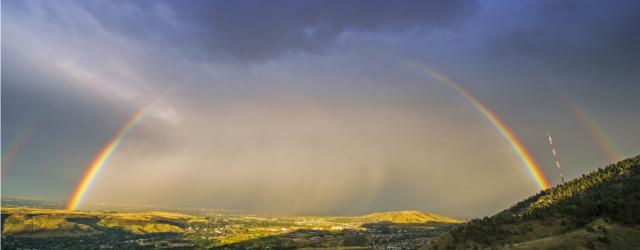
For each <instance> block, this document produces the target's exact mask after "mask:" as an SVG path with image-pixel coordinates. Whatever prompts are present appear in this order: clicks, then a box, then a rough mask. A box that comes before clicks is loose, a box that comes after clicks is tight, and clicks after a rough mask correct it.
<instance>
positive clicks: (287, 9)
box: [2, 0, 640, 218]
mask: <svg viewBox="0 0 640 250" xmlns="http://www.w3.org/2000/svg"><path fill="white" fill-rule="evenodd" d="M639 23H640V2H638V1H606V2H605V1H595V0H594V1H551V0H549V1H466V0H455V1H349V0H347V1H293V0H292V1H257V0H256V1H78V2H76V1H3V4H2V147H3V148H2V195H3V196H4V197H7V196H10V197H35V198H45V199H52V200H67V198H68V197H69V195H70V194H71V192H72V190H73V188H74V186H75V185H76V183H77V182H78V181H79V179H80V177H81V176H82V174H83V172H84V170H85V169H86V167H87V166H88V164H89V163H90V162H91V161H92V159H93V158H94V157H95V155H96V154H97V152H98V151H99V150H100V149H101V148H102V147H103V146H104V145H105V143H107V142H108V140H109V139H110V138H111V137H113V136H114V135H115V133H116V132H117V131H118V130H119V128H120V127H122V126H123V125H124V124H125V122H126V121H127V120H128V119H129V118H130V117H131V116H132V115H133V114H134V113H135V112H137V111H138V110H140V109H141V108H143V107H145V106H147V105H149V103H152V102H153V100H156V99H158V98H159V99H158V100H159V101H157V102H155V103H154V104H153V106H151V107H150V109H151V110H150V111H149V112H148V113H147V115H146V116H145V117H144V119H143V120H142V121H141V122H140V124H139V125H138V126H137V127H135V128H134V129H133V130H132V131H131V132H130V134H129V136H128V137H127V138H126V140H125V141H124V142H123V143H122V144H121V146H120V147H119V148H118V149H117V150H116V152H115V153H114V155H113V156H112V158H111V159H110V161H109V162H108V163H107V164H106V165H105V166H104V168H103V169H102V170H101V172H100V174H99V175H98V176H97V177H96V179H95V181H94V183H93V185H92V186H91V188H90V190H89V192H88V195H87V197H86V199H85V201H84V202H85V204H100V203H109V204H131V205H158V206H170V207H210V208H221V209H231V210H238V211H247V212H256V213H277V214H362V213H366V212H371V211H382V210H408V209H419V210H428V211H434V212H438V213H442V214H445V215H450V216H457V217H462V218H469V217H474V216H484V215H490V214H493V213H495V212H497V211H499V210H501V209H504V208H506V207H508V206H510V205H511V204H512V203H513V202H515V201H518V200H521V199H524V198H526V197H527V196H529V195H532V194H535V193H536V192H538V191H539V190H538V188H537V186H536V184H535V182H534V181H533V179H532V178H531V177H530V176H529V174H528V172H527V170H526V168H525V167H524V166H523V165H522V163H521V162H520V161H519V159H518V157H517V156H516V155H515V154H514V152H513V151H512V150H511V148H510V147H509V145H508V144H507V143H506V142H505V141H504V140H503V139H502V138H501V137H500V134H499V133H498V132H497V131H496V130H495V129H494V128H493V127H492V126H491V124H490V123H488V122H487V120H486V119H485V118H484V117H483V116H482V115H481V114H479V113H478V112H477V111H476V110H475V109H474V108H473V107H472V106H471V105H470V104H469V103H468V102H467V101H466V100H465V99H464V97H462V96H461V95H459V94H458V93H456V92H455V91H453V90H452V89H450V88H449V87H448V86H447V85H445V84H443V83H442V82H440V81H438V79H435V78H433V77H431V76H430V75H429V74H427V73H425V72H424V71H421V70H420V69H419V68H418V67H415V65H413V64H411V63H408V62H407V60H408V59H410V60H415V61H418V62H421V63H424V64H427V65H430V66H431V67H433V68H436V69H438V70H439V71H441V72H442V73H444V74H445V75H447V76H448V77H449V78H451V79H453V80H455V81H456V82H458V83H459V84H460V85H461V86H464V87H465V88H466V89H467V90H468V91H469V92H471V93H472V94H473V95H475V96H476V97H477V98H478V99H479V100H481V101H482V102H483V103H485V104H486V105H487V106H488V107H489V108H491V109H492V110H493V111H494V112H495V113H496V114H497V115H498V116H500V118H501V119H502V120H503V121H504V122H505V123H506V124H507V125H508V126H509V127H510V128H511V129H512V130H513V131H514V132H515V133H516V134H517V136H518V137H520V138H521V139H522V142H523V145H524V146H525V147H527V148H528V149H529V151H530V152H531V153H532V155H533V156H534V158H535V159H536V160H537V162H538V163H539V164H540V165H541V168H542V170H543V171H544V173H545V175H546V176H547V178H548V179H549V180H550V181H551V182H552V183H553V184H557V183H558V182H559V178H558V172H557V170H556V169H555V168H554V165H553V161H552V158H551V154H550V149H549V147H548V145H547V141H546V134H547V131H551V132H552V133H553V134H554V135H555V139H556V140H555V141H556V142H557V146H558V150H559V153H560V157H561V161H562V164H563V167H564V171H565V172H566V176H567V177H569V178H574V177H578V176H580V175H581V174H583V173H586V172H588V171H591V170H594V169H596V168H598V167H603V166H604V165H606V164H607V163H609V161H610V160H609V157H607V152H606V151H607V150H606V149H605V146H603V145H602V144H599V143H598V142H597V138H596V136H594V135H593V134H592V132H591V131H592V130H594V128H595V130H600V131H601V132H602V133H601V134H600V136H604V137H605V138H607V140H608V141H609V143H610V145H609V146H608V147H609V150H613V151H615V152H616V153H617V154H618V155H620V156H622V157H630V156H634V155H637V154H638V153H640V133H638V128H640V116H639V115H638V107H640V98H638V95H637V94H638V93H640V83H639V82H638V81H639V79H640V47H639V46H638V44H640V25H638V24H639ZM565 100H568V102H570V103H573V105H574V106H575V107H577V109H579V111H578V112H576V111H575V108H571V107H570V105H567V102H566V101H565ZM581 113H583V114H586V116H584V115H580V114H581ZM585 118H586V119H589V120H590V123H589V124H587V122H585V120H586V119H585ZM590 126H591V127H590Z"/></svg>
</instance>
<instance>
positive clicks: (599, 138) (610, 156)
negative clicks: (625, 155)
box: [556, 92, 622, 163]
mask: <svg viewBox="0 0 640 250" xmlns="http://www.w3.org/2000/svg"><path fill="white" fill-rule="evenodd" d="M556 94H557V95H558V97H559V98H560V99H561V100H562V101H563V102H564V103H565V105H566V106H567V108H568V109H569V110H570V111H571V112H572V113H573V114H575V116H576V117H577V118H578V120H580V123H581V124H582V125H583V126H584V127H585V128H586V129H587V130H588V131H589V134H591V137H592V138H593V139H594V140H595V141H596V143H597V144H598V146H599V147H600V148H601V150H602V151H603V152H604V154H605V155H606V156H607V160H608V161H609V163H614V162H617V161H619V160H620V159H622V156H621V155H620V154H619V153H618V151H617V150H616V148H615V146H613V144H612V143H611V141H610V140H609V138H607V136H606V134H605V133H604V132H603V131H602V129H600V127H599V126H598V125H597V124H596V122H595V121H593V119H591V116H589V114H588V113H587V112H586V111H584V109H582V108H580V107H579V106H578V105H577V104H575V103H574V102H573V101H571V100H570V99H569V98H568V97H566V96H564V95H561V94H560V93H557V92H556Z"/></svg>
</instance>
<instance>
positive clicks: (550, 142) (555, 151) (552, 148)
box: [547, 132, 564, 184]
mask: <svg viewBox="0 0 640 250" xmlns="http://www.w3.org/2000/svg"><path fill="white" fill-rule="evenodd" d="M547 138H549V146H551V153H553V160H554V161H555V162H556V168H558V171H559V172H560V180H561V181H562V184H564V173H563V172H562V168H560V158H559V157H558V152H557V150H556V145H555V144H553V138H551V132H548V133H547Z"/></svg>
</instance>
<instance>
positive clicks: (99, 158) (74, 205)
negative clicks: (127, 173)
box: [65, 104, 153, 210]
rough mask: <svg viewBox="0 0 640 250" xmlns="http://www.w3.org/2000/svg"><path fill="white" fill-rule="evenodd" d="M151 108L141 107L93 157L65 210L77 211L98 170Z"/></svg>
mask: <svg viewBox="0 0 640 250" xmlns="http://www.w3.org/2000/svg"><path fill="white" fill-rule="evenodd" d="M151 106H153V105H152V104H151V105H148V106H146V107H143V108H142V109H140V110H139V111H137V112H136V113H134V114H133V115H132V116H131V117H130V118H129V119H128V120H127V122H126V123H125V124H124V125H123V126H122V127H121V128H120V129H119V130H118V132H117V133H116V134H115V136H113V137H112V138H111V139H110V140H109V141H108V143H107V144H105V146H104V147H103V148H102V149H101V150H100V151H99V152H98V154H97V155H96V156H95V158H94V159H93V161H91V164H89V166H88V167H87V169H86V171H85V173H84V175H83V176H82V179H80V182H79V183H78V184H77V185H76V188H75V189H74V191H73V194H72V195H71V197H70V198H69V201H68V202H67V205H66V207H65V208H66V209H67V210H77V209H78V206H79V205H80V203H81V202H82V199H83V198H84V196H85V194H86V193H87V190H88V189H89V187H90V186H91V183H92V182H93V180H94V179H95V177H96V175H97V174H98V172H100V169H101V168H102V167H103V166H104V165H105V164H106V163H107V162H108V161H109V158H110V157H111V156H112V155H113V153H114V151H115V150H116V149H117V148H118V146H119V145H120V144H122V142H123V141H124V139H125V138H126V137H127V134H128V133H129V132H130V131H131V130H132V129H133V128H134V127H135V126H136V125H137V124H138V123H139V122H140V121H141V120H142V118H143V117H144V116H145V114H147V112H148V111H149V109H150V107H151Z"/></svg>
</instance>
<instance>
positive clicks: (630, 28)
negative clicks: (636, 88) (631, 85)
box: [488, 1, 640, 77]
mask: <svg viewBox="0 0 640 250" xmlns="http://www.w3.org/2000/svg"><path fill="white" fill-rule="evenodd" d="M510 7H514V6H510ZM504 8H508V7H504ZM516 8H517V9H518V10H516V11H514V12H513V13H512V15H513V16H517V17H515V20H516V22H514V25H511V26H510V27H509V28H506V29H504V30H500V31H498V32H497V33H496V34H495V36H494V37H492V38H490V39H489V42H488V46H489V48H490V50H491V51H492V52H493V53H495V54H494V55H497V57H496V58H495V59H496V61H499V59H504V58H508V59H510V61H511V62H512V61H513V60H518V61H521V62H527V63H529V64H530V65H532V66H537V67H543V65H544V67H546V68H549V69H551V70H557V71H569V73H570V74H588V75H591V76H597V75H601V74H603V73H608V74H609V75H610V76H615V75H617V74H622V75H617V76H620V77H625V75H624V74H625V73H633V72H634V71H637V69H638V68H639V67H640V47H638V44H640V25H638V24H639V23H640V2H638V1H609V2H606V3H603V2H601V1H531V2H528V3H527V4H519V6H516ZM518 15H520V16H518Z"/></svg>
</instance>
